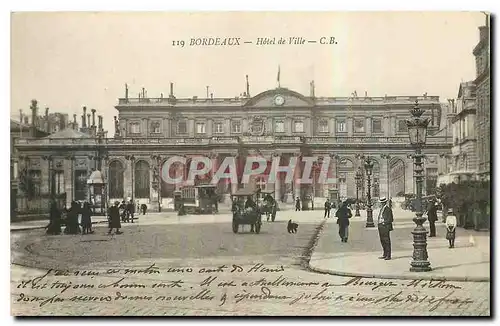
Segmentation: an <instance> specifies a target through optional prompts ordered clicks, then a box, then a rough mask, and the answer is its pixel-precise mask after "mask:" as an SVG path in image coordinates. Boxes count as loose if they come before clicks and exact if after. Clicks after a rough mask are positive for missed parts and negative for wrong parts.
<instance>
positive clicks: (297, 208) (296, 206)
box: [295, 197, 300, 211]
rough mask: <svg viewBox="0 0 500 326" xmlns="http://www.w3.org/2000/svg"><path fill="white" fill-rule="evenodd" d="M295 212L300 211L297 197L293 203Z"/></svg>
mask: <svg viewBox="0 0 500 326" xmlns="http://www.w3.org/2000/svg"><path fill="white" fill-rule="evenodd" d="M295 211H300V199H299V197H297V200H296V201H295Z"/></svg>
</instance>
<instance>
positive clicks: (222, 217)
mask: <svg viewBox="0 0 500 326" xmlns="http://www.w3.org/2000/svg"><path fill="white" fill-rule="evenodd" d="M137 217H138V219H135V220H136V223H137V224H140V225H166V224H203V223H231V222H232V219H233V214H232V213H230V212H221V213H219V214H206V215H184V216H178V215H177V212H162V213H157V212H152V213H147V214H146V215H136V218H137ZM322 218H323V212H320V211H302V212H295V211H279V212H277V214H276V221H275V222H274V223H284V222H288V220H290V219H292V220H293V221H294V222H298V223H313V222H317V221H320V220H322ZM262 222H263V223H268V222H267V221H266V218H265V216H262ZM102 223H108V219H107V217H106V216H93V217H92V224H102ZM269 223H272V222H269ZM48 224H49V221H48V220H42V221H25V222H18V223H11V225H10V230H11V232H16V231H26V230H36V229H44V228H45V227H46V226H47V225H48ZM137 224H135V223H134V224H132V223H122V227H125V228H126V227H131V226H134V225H137Z"/></svg>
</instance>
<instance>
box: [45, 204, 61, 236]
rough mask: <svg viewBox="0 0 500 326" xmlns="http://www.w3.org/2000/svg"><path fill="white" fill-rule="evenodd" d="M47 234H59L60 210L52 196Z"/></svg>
mask: <svg viewBox="0 0 500 326" xmlns="http://www.w3.org/2000/svg"><path fill="white" fill-rule="evenodd" d="M47 234H51V235H58V234H61V211H60V210H59V208H58V207H57V203H56V201H55V199H53V198H52V199H51V201H50V223H49V225H48V226H47Z"/></svg>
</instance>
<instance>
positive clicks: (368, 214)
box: [366, 205, 375, 228]
mask: <svg viewBox="0 0 500 326" xmlns="http://www.w3.org/2000/svg"><path fill="white" fill-rule="evenodd" d="M366 227H367V228H374V227H375V223H373V210H372V208H371V205H370V206H368V208H367V209H366Z"/></svg>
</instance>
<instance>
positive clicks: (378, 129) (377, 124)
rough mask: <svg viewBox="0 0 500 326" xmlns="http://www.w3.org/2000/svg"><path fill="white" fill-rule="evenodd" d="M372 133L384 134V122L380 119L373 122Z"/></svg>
mask: <svg viewBox="0 0 500 326" xmlns="http://www.w3.org/2000/svg"><path fill="white" fill-rule="evenodd" d="M372 133H382V120H380V119H373V120H372Z"/></svg>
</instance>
